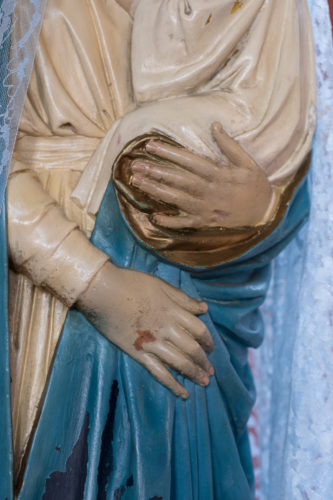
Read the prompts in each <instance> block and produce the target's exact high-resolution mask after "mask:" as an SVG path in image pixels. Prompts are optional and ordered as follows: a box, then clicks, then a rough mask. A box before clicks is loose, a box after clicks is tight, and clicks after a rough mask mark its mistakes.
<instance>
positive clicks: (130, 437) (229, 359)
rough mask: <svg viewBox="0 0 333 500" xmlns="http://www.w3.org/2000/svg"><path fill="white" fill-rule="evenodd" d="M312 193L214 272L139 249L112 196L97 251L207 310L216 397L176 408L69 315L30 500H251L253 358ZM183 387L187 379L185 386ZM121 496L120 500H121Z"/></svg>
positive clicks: (31, 467)
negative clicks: (267, 304) (273, 277)
mask: <svg viewBox="0 0 333 500" xmlns="http://www.w3.org/2000/svg"><path fill="white" fill-rule="evenodd" d="M308 208H309V198H308V192H307V185H306V184H303V185H302V186H300V187H299V189H298V190H297V192H296V194H295V196H294V198H293V202H292V203H291V204H290V206H289V207H288V211H287V214H286V216H285V217H284V219H283V222H282V223H281V224H280V225H279V227H278V228H277V229H276V230H275V231H274V233H273V234H272V235H271V236H270V237H268V238H267V239H266V240H264V241H263V242H261V243H260V244H259V245H257V246H256V247H255V248H254V249H252V250H251V251H249V252H248V253H247V254H245V255H244V256H243V257H242V258H241V259H238V260H237V261H235V262H233V263H229V264H227V265H222V266H220V267H218V268H215V269H213V270H204V269H201V270H198V269H191V268H188V269H187V270H185V269H180V268H179V267H177V266H175V265H172V264H169V263H167V262H166V261H162V260H161V258H159V257H158V256H157V255H154V254H153V253H151V252H149V251H148V250H147V249H146V248H145V247H143V246H141V244H140V243H139V242H137V241H136V239H135V237H134V236H133V234H132V232H131V231H130V229H129V228H128V227H127V225H126V223H125V221H124V219H123V216H122V214H121V212H120V209H119V206H118V202H117V199H116V196H115V194H114V191H113V188H112V186H111V185H109V187H108V190H107V192H106V194H105V197H104V200H103V203H102V206H101V208H100V211H99V214H98V217H97V222H96V227H95V231H94V234H93V237H92V241H93V243H94V244H95V245H96V246H98V247H99V248H101V249H102V250H103V251H104V252H105V253H107V254H108V255H109V256H110V258H111V259H112V261H113V262H114V263H115V264H117V265H119V266H123V267H129V268H133V269H136V270H140V271H144V272H148V273H151V274H154V275H156V276H158V277H160V278H163V279H165V280H167V281H168V282H170V283H172V284H173V285H175V286H177V287H179V288H181V289H182V290H184V291H185V292H187V293H189V294H190V295H192V296H198V297H202V298H203V299H204V300H205V301H206V302H207V304H208V306H209V311H208V314H206V315H204V316H203V321H204V322H205V323H206V324H207V326H208V328H209V329H210V331H211V333H212V335H213V338H214V342H215V350H214V352H213V353H212V354H211V355H210V359H211V361H212V363H213V364H214V366H215V370H216V374H215V377H214V378H213V379H212V381H211V383H210V385H209V387H208V388H206V389H205V388H202V387H199V386H197V385H196V384H194V383H192V382H190V381H188V380H185V381H184V383H185V386H186V388H187V389H188V391H189V393H190V398H189V400H188V401H186V402H185V401H182V400H179V399H177V398H176V397H175V396H174V395H173V394H172V393H171V392H170V391H168V390H167V389H165V388H164V387H162V386H161V385H160V384H159V383H158V382H156V381H155V380H154V379H153V378H152V377H151V375H150V374H148V373H147V371H146V370H145V369H144V368H142V367H141V366H140V365H139V364H138V363H136V362H135V361H134V360H132V359H131V358H130V357H129V356H127V355H126V354H124V353H122V352H120V351H119V350H118V349H117V348H116V347H114V346H112V345H111V344H110V343H109V342H108V341H107V340H105V339H104V338H103V337H102V336H101V335H100V334H99V333H98V332H97V331H96V330H95V329H94V327H93V326H92V325H90V323H89V322H88V321H87V320H86V319H85V317H84V316H83V315H82V314H81V313H79V312H78V311H75V310H71V311H70V312H69V313H68V315H67V320H66V323H65V326H64V330H63V333H62V338H61V341H60V345H59V347H58V350H57V354H56V357H55V361H54V365H53V369H52V373H51V378H50V382H49V386H48V391H47V394H46V398H45V402H44V406H43V410H42V414H41V418H40V421H39V424H38V426H37V430H36V434H35V438H34V441H33V444H32V448H31V452H30V457H29V460H28V465H27V469H26V474H25V477H24V485H23V488H22V491H21V494H20V497H19V498H20V499H21V500H30V499H31V500H33V499H35V498H36V497H38V495H40V494H41V492H44V496H43V499H44V500H50V499H53V498H57V497H56V495H59V494H60V493H61V496H63V497H64V498H66V499H73V500H74V499H76V498H85V499H88V498H92V499H95V498H105V499H110V500H111V499H114V498H123V499H127V500H134V499H138V498H140V499H147V500H148V499H150V498H163V499H168V498H170V499H171V498H172V499H182V500H201V499H205V500H214V499H219V498H221V499H222V498H223V499H224V500H228V499H229V500H246V499H249V500H250V499H251V498H253V494H254V482H253V471H252V461H251V455H250V450H249V445H248V436H247V431H246V424H247V420H248V418H249V415H250V412H251V408H252V405H253V402H254V397H255V392H254V385H253V382H252V376H251V373H250V370H249V367H248V364H247V348H248V347H257V346H258V345H259V344H260V343H261V341H262V337H263V323H262V320H261V316H260V314H259V312H258V307H259V306H260V305H261V304H262V302H263V301H264V298H265V294H266V291H267V288H268V284H269V278H270V261H271V259H272V258H273V257H274V256H275V255H276V254H277V253H279V251H280V250H281V249H282V248H283V247H284V246H285V245H286V244H287V243H288V242H289V241H290V239H291V238H292V237H293V236H294V234H295V232H296V231H297V230H298V229H299V228H300V226H301V225H302V224H303V222H304V220H305V218H306V216H307V214H308ZM180 380H181V381H182V382H183V379H182V378H181V377H180ZM117 495H118V496H117Z"/></svg>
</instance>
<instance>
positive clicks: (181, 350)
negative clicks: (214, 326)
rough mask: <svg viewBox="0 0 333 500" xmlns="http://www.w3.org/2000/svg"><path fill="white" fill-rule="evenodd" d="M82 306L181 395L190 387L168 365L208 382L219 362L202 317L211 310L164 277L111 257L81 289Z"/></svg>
mask: <svg viewBox="0 0 333 500" xmlns="http://www.w3.org/2000/svg"><path fill="white" fill-rule="evenodd" d="M77 306H78V308H79V309H80V310H81V311H82V312H83V313H84V314H85V315H86V317H87V318H88V319H89V321H90V322H91V323H92V324H93V325H94V326H95V327H96V328H97V329H98V331H99V332H101V333H102V334H103V335H104V336H105V337H106V338H107V339H109V340H110V341H111V342H112V343H113V344H115V345H116V346H117V347H119V348H120V349H122V350H123V351H124V352H126V353H127V354H129V355H130V356H131V357H132V358H134V359H135V360H136V361H138V362H139V363H141V364H142V365H143V366H144V367H145V368H146V369H147V370H148V371H149V372H150V373H151V374H152V375H153V376H154V377H155V378H156V379H157V380H158V381H159V382H160V383H161V384H163V385H164V386H166V387H168V388H169V389H171V390H172V391H173V392H174V393H175V394H176V396H179V397H183V398H187V397H188V392H187V390H186V389H185V388H184V387H183V386H182V385H181V384H179V382H178V381H177V380H176V379H175V378H174V377H173V375H172V374H171V372H170V371H169V370H168V368H173V369H174V370H176V371H178V372H179V373H180V374H182V375H184V376H185V377H188V378H189V379H191V380H192V381H193V382H196V383H197V384H200V385H202V386H206V385H208V384H209V376H210V375H213V374H214V368H213V366H212V364H211V363H210V362H209V361H208V358H207V356H206V354H205V352H204V351H205V350H206V351H211V350H213V348H214V343H213V340H212V338H211V335H210V333H209V331H208V330H207V328H206V326H205V325H204V323H203V322H202V321H201V320H200V319H199V318H197V316H198V315H200V314H204V313H205V312H206V311H207V305H206V304H205V303H204V302H201V301H198V300H196V299H193V298H191V297H189V296H188V295H186V294H185V293H183V292H182V291H180V290H178V289H177V288H175V287H173V286H171V285H169V284H168V283H166V282H165V281H162V280H161V279H159V278H156V277H154V276H151V275H149V274H145V273H142V272H138V271H134V270H129V269H123V268H119V267H116V266H114V265H113V264H112V263H111V262H107V263H106V264H105V265H104V266H103V267H102V269H100V271H99V272H98V273H97V275H96V276H95V277H94V279H93V280H92V282H91V283H90V285H89V287H88V289H87V290H86V291H85V292H84V293H83V294H82V295H81V297H80V299H79V301H78V303H77Z"/></svg>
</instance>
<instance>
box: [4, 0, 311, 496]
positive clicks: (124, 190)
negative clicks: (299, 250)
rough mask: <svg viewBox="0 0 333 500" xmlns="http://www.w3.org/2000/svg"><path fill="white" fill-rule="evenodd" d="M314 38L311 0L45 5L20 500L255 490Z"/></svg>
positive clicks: (22, 282) (27, 222)
mask: <svg viewBox="0 0 333 500" xmlns="http://www.w3.org/2000/svg"><path fill="white" fill-rule="evenodd" d="M13 36H14V37H15V29H14V32H13ZM312 53H313V48H312V37H311V27H310V22H309V16H308V11H307V5H306V1H305V0H279V1H278V2H277V1H275V0H247V1H233V0H137V1H134V2H131V1H125V0H118V1H116V0H86V1H82V0H71V1H68V0H48V2H47V5H46V11H45V15H44V19H43V24H42V30H41V34H40V38H39V42H38V47H37V52H36V57H35V62H34V67H33V71H32V76H31V80H30V84H29V88H28V93H27V97H26V101H25V105H24V110H23V114H22V117H21V122H20V127H19V133H18V136H17V141H16V144H15V149H14V154H13V160H12V163H11V167H10V173H9V180H8V187H7V228H8V229H7V235H8V254H9V265H10V272H9V339H10V362H11V366H10V370H11V420H12V438H13V456H14V483H15V491H16V495H17V498H19V499H20V500H28V499H31V500H36V499H39V498H43V499H44V500H50V499H59V498H64V499H66V500H70V499H73V500H74V499H75V500H78V499H81V498H82V499H83V498H84V499H92V500H93V499H110V500H111V499H120V498H122V499H125V500H126V499H127V500H130V499H133V500H134V499H135V500H137V499H139V500H153V499H155V500H157V499H161V500H162V499H163V500H171V499H172V500H195V499H197V500H214V499H215V500H219V499H221V500H222V499H223V500H247V499H251V498H253V496H254V480H253V471H252V462H251V454H250V448H249V442H248V435H247V430H246V424H247V421H248V418H249V415H250V412H251V408H252V405H253V402H254V398H255V390H254V385H253V381H252V377H251V373H250V370H249V366H248V363H247V349H248V348H249V347H257V346H259V345H260V343H261V341H262V338H263V324H262V320H261V317H260V313H259V312H258V307H259V306H260V305H261V304H262V302H263V301H264V298H265V294H266V291H267V287H268V283H269V276H270V261H271V259H272V258H273V257H274V256H275V255H277V254H278V253H279V252H280V250H281V249H282V248H284V246H285V245H286V244H287V243H288V242H289V241H290V240H291V238H292V237H293V235H294V234H295V232H296V231H297V230H298V229H299V228H300V227H301V225H302V224H303V222H304V220H305V218H306V216H307V213H308V196H307V187H306V182H305V176H306V172H307V168H308V165H309V158H310V152H311V142H312V135H313V130H314V125H315V79H314V63H313V56H312ZM6 401H7V402H6V404H7V405H8V400H6ZM4 404H5V403H4ZM8 432H9V431H8ZM8 495H9V494H8Z"/></svg>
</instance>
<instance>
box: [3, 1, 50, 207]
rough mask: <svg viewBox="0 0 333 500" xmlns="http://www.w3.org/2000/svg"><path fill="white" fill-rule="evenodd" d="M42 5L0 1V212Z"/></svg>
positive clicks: (27, 2)
mask: <svg viewBox="0 0 333 500" xmlns="http://www.w3.org/2000/svg"><path fill="white" fill-rule="evenodd" d="M45 4H46V0H2V1H1V2H0V55H1V57H0V102H1V104H0V211H1V207H2V202H3V197H4V192H5V188H6V181H7V176H8V166H9V164H10V159H11V155H12V151H13V147H14V143H15V137H16V134H17V129H18V124H19V121H20V116H21V113H22V109H23V103H24V99H25V95H26V91H27V86H28V83H29V79H30V74H31V69H32V64H33V60H34V55H35V50H36V44H37V41H38V36H39V31H40V26H41V20H42V17H43V11H44V8H45Z"/></svg>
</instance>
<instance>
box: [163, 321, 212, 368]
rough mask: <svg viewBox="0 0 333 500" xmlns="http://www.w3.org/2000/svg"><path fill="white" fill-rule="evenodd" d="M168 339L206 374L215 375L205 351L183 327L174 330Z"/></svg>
mask: <svg viewBox="0 0 333 500" xmlns="http://www.w3.org/2000/svg"><path fill="white" fill-rule="evenodd" d="M168 339H169V341H170V342H171V343H172V344H174V345H175V346H176V347H177V349H179V350H180V351H181V352H183V353H184V354H185V355H186V356H187V357H188V358H190V359H191V360H192V361H193V362H194V363H195V364H197V365H199V366H200V367H201V368H202V369H203V370H204V371H205V373H207V374H208V375H214V373H215V370H214V367H213V365H212V363H211V362H210V361H209V359H208V358H207V355H206V353H205V351H204V350H203V349H202V347H201V346H200V345H199V343H198V342H197V341H196V340H194V339H193V338H192V337H191V335H190V334H189V333H187V331H185V330H184V329H183V328H182V327H179V328H173V329H172V331H171V333H170V335H169V337H168ZM211 344H213V346H214V343H213V342H212V340H211ZM211 344H210V345H211Z"/></svg>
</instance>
